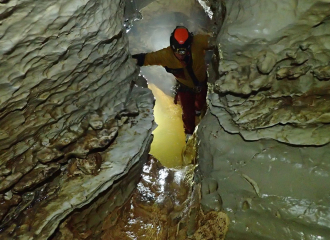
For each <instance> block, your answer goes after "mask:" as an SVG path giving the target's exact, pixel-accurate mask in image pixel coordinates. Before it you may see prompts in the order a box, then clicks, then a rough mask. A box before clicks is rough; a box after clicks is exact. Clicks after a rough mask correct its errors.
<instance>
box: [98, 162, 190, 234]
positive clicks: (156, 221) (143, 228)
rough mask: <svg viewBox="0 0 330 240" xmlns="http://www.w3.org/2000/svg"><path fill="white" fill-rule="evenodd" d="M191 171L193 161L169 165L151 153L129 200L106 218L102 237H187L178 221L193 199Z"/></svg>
mask: <svg viewBox="0 0 330 240" xmlns="http://www.w3.org/2000/svg"><path fill="white" fill-rule="evenodd" d="M192 173H193V166H192V165H190V166H187V167H184V168H182V169H180V170H178V169H168V168H165V167H164V166H162V165H161V164H160V163H159V162H158V161H157V160H156V159H154V158H152V157H150V160H149V162H148V163H147V164H146V166H145V167H144V168H143V173H142V177H141V180H140V182H139V184H138V187H137V189H136V190H135V191H134V192H133V194H132V197H131V198H130V200H129V201H128V202H127V203H126V204H125V205H124V206H123V207H122V208H120V209H117V210H115V211H114V212H113V213H112V214H111V215H110V216H108V218H107V220H106V221H105V222H106V225H104V227H103V229H104V230H105V232H104V234H103V236H102V240H110V239H120V240H128V239H138V240H144V239H148V240H151V239H152V240H157V239H173V240H174V239H185V238H180V237H178V232H179V231H178V229H179V228H178V225H179V224H180V222H181V220H182V219H183V218H184V215H185V214H186V212H187V211H186V210H187V208H188V205H189V200H191V199H190V197H191V186H192V181H191V179H192V177H191V176H190V175H191V174H192ZM174 178H175V179H176V180H175V181H173V179H174ZM187 199H188V200H187ZM181 234H182V235H186V232H185V234H183V233H181Z"/></svg>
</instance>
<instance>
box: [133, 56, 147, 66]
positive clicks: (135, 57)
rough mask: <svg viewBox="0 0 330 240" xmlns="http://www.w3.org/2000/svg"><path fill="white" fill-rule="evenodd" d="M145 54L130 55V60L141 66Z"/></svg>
mask: <svg viewBox="0 0 330 240" xmlns="http://www.w3.org/2000/svg"><path fill="white" fill-rule="evenodd" d="M146 55H147V54H146V53H139V54H134V55H132V58H134V59H136V60H137V63H136V64H137V65H138V66H140V67H141V66H143V65H144V59H145V58H146Z"/></svg>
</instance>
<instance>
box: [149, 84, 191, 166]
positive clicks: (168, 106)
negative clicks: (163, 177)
mask: <svg viewBox="0 0 330 240" xmlns="http://www.w3.org/2000/svg"><path fill="white" fill-rule="evenodd" d="M148 86H149V88H150V89H151V91H152V93H153V94H154V96H155V98H156V104H155V108H154V114H155V121H156V123H157V124H158V127H157V128H156V129H155V130H154V132H153V134H154V140H153V142H152V144H151V150H150V154H152V155H153V156H155V157H156V158H157V159H158V160H159V161H160V162H161V163H162V164H163V165H164V166H166V167H177V166H182V151H183V148H184V146H185V134H184V130H183V123H182V118H181V115H182V110H181V107H180V105H179V104H178V105H175V104H174V102H173V97H171V96H168V95H166V94H165V93H164V92H163V91H162V90H160V89H159V88H158V87H157V86H156V85H154V84H149V85H148Z"/></svg>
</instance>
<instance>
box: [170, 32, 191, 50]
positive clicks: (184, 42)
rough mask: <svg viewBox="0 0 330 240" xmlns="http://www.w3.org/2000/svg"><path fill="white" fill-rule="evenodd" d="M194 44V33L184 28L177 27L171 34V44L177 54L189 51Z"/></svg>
mask: <svg viewBox="0 0 330 240" xmlns="http://www.w3.org/2000/svg"><path fill="white" fill-rule="evenodd" d="M191 42H192V33H190V32H189V31H188V29H187V28H185V27H183V26H177V27H176V28H175V29H174V31H173V32H172V34H171V37H170V44H171V47H172V49H173V51H175V52H179V51H180V49H181V50H182V51H189V50H190V47H191Z"/></svg>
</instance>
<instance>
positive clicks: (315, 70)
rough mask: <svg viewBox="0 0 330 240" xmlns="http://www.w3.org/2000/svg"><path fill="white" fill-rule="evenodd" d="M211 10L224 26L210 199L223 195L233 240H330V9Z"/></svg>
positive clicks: (214, 75)
mask: <svg viewBox="0 0 330 240" xmlns="http://www.w3.org/2000/svg"><path fill="white" fill-rule="evenodd" d="M205 2H207V4H209V6H210V8H211V9H212V10H213V11H214V16H215V17H216V18H218V19H223V20H224V21H223V23H221V24H217V25H216V27H215V33H216V35H217V50H216V51H215V55H214V56H213V62H212V64H210V82H211V83H212V85H211V86H210V90H211V92H210V94H209V96H208V98H209V110H208V112H207V114H206V116H205V117H204V118H203V119H202V121H201V123H200V126H199V128H198V132H197V137H198V139H199V147H198V162H199V170H200V174H201V180H200V181H201V182H202V184H206V186H209V187H206V193H207V194H206V195H205V200H208V199H210V198H213V197H214V196H213V194H214V195H220V196H221V199H222V201H223V207H224V210H225V212H226V213H227V214H228V216H229V218H230V220H231V224H230V231H229V232H228V234H227V239H328V238H329V234H330V232H329V231H330V229H329V226H330V225H329V221H330V214H329V208H328V202H329V196H328V193H327V189H328V188H329V184H328V183H329V169H330V167H329V166H330V159H329V157H328V155H329V154H328V151H329V140H330V138H329V134H328V133H329V119H328V115H329V108H328V106H329V104H328V100H329V86H330V85H329V81H328V80H329V79H328V65H329V60H330V58H329V56H330V48H329V44H328V42H329V41H328V40H329V36H330V30H329V29H330V28H329V21H328V19H329V11H328V9H329V6H330V5H329V4H330V3H329V1H318V0H316V1H304V0H299V1H296V2H293V1H267V2H265V1H255V0H251V1H231V0H228V1H205ZM223 16H225V17H223ZM215 182H216V183H217V184H216V185H215V184H211V185H210V183H215ZM215 186H218V188H217V190H215V191H214V189H215ZM210 189H213V191H214V192H213V194H209V193H210V191H209V190H210ZM203 198H204V197H203ZM203 198H202V202H203ZM207 206H208V205H205V206H204V207H207Z"/></svg>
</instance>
